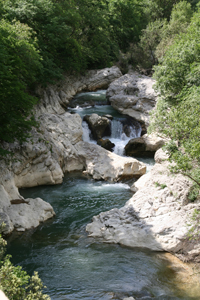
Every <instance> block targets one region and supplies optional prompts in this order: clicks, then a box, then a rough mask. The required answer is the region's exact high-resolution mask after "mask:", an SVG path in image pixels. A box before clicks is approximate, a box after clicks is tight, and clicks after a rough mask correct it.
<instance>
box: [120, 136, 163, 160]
mask: <svg viewBox="0 0 200 300" xmlns="http://www.w3.org/2000/svg"><path fill="white" fill-rule="evenodd" d="M164 144H165V140H164V139H162V138H160V137H157V136H155V135H147V134H145V135H143V136H142V137H139V138H136V139H131V140H130V141H129V142H128V144H126V146H125V153H126V155H127V156H133V157H154V154H155V152H156V151H157V150H158V149H160V148H161V147H162V146H163V145H164Z"/></svg>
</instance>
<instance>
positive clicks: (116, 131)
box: [110, 120, 142, 156]
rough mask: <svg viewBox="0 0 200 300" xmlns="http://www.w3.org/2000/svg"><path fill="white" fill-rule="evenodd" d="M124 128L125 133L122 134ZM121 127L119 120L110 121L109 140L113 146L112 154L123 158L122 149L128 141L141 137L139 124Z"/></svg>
mask: <svg viewBox="0 0 200 300" xmlns="http://www.w3.org/2000/svg"><path fill="white" fill-rule="evenodd" d="M125 126H126V133H128V136H127V134H126V133H125V132H124V129H125ZM125 126H124V125H123V123H122V122H121V121H120V120H112V122H111V137H110V140H111V142H113V143H114V144H115V148H114V153H116V154H118V155H121V156H123V155H124V147H125V146H126V144H127V143H128V141H129V140H130V139H133V138H137V137H140V136H141V132H142V128H141V126H140V124H139V123H136V125H132V124H131V125H125Z"/></svg>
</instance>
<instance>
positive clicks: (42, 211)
mask: <svg viewBox="0 0 200 300" xmlns="http://www.w3.org/2000/svg"><path fill="white" fill-rule="evenodd" d="M26 202H27V203H21V204H13V205H10V206H9V207H8V208H7V209H6V213H7V214H8V215H9V217H10V220H11V222H12V224H13V226H14V228H15V229H16V230H17V231H25V230H26V229H30V228H35V227H37V226H38V225H39V224H40V223H41V222H44V221H46V220H47V219H49V218H52V217H53V216H54V215H55V212H54V210H53V208H52V206H51V205H50V204H49V203H47V202H45V201H43V200H42V199H40V198H36V199H31V198H28V199H26Z"/></svg>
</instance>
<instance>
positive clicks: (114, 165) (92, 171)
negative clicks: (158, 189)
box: [76, 142, 146, 181]
mask: <svg viewBox="0 0 200 300" xmlns="http://www.w3.org/2000/svg"><path fill="white" fill-rule="evenodd" d="M76 149H77V151H78V153H79V156H80V157H81V158H82V163H83V165H84V169H85V173H86V174H89V175H91V176H92V177H93V178H94V179H96V180H102V179H103V180H109V181H118V180H120V179H122V178H130V177H136V178H138V177H140V176H142V175H143V174H145V173H146V166H145V164H144V163H141V162H139V161H138V160H136V159H134V158H131V157H130V158H128V157H121V156H118V155H116V154H115V153H111V152H109V151H107V150H105V149H103V148H102V147H100V146H98V145H95V144H90V143H87V142H79V143H78V144H77V145H76Z"/></svg>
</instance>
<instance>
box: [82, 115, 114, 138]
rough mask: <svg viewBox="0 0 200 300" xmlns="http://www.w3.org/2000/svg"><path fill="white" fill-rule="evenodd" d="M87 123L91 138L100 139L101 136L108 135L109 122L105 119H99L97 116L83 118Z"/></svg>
mask: <svg viewBox="0 0 200 300" xmlns="http://www.w3.org/2000/svg"><path fill="white" fill-rule="evenodd" d="M83 120H84V121H86V122H87V123H88V126H89V128H90V130H91V133H92V135H93V138H94V139H95V140H98V139H101V138H102V137H103V136H109V135H110V133H111V132H110V120H109V119H108V118H106V117H101V116H99V115H97V114H91V115H87V116H85V117H84V118H83Z"/></svg>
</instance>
